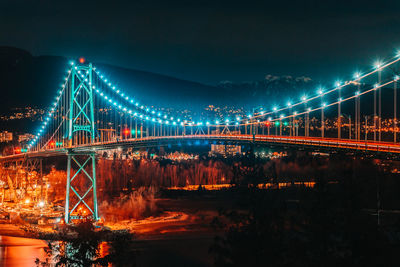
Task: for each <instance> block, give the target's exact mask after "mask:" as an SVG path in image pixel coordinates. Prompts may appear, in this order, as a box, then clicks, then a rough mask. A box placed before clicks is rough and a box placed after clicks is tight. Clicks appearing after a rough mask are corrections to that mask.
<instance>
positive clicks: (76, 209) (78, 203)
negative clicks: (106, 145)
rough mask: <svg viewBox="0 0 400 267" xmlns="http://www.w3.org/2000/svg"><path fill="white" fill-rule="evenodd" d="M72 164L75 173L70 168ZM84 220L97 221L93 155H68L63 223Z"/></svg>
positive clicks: (94, 158)
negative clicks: (74, 166) (75, 169)
mask: <svg viewBox="0 0 400 267" xmlns="http://www.w3.org/2000/svg"><path fill="white" fill-rule="evenodd" d="M73 163H75V164H74V165H76V166H77V168H78V169H77V171H76V172H74V170H73V168H72V164H73ZM90 163H91V165H92V166H91V168H90V167H89V166H90ZM90 169H91V170H90ZM73 172H74V173H73ZM79 174H81V175H79ZM90 196H92V197H91V199H90ZM90 200H92V201H90ZM86 218H91V219H93V220H95V221H97V220H98V219H99V216H98V209H97V189H96V157H95V153H94V152H93V153H68V162H67V185H66V197H65V223H71V220H77V219H86Z"/></svg>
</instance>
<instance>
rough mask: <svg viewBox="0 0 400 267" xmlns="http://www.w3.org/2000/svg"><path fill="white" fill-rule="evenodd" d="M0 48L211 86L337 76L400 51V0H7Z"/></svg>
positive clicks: (1, 10) (0, 10)
mask: <svg viewBox="0 0 400 267" xmlns="http://www.w3.org/2000/svg"><path fill="white" fill-rule="evenodd" d="M0 33H1V34H0V45H7V46H15V47H19V48H23V49H26V50H28V51H30V52H31V53H32V54H33V55H60V56H65V57H71V58H76V57H78V56H85V57H86V58H88V59H89V60H91V61H96V62H103V63H107V64H114V65H118V66H122V67H128V68H134V69H139V70H146V71H151V72H156V73H161V74H166V75H170V76H174V77H178V78H182V79H187V80H192V81H198V82H202V83H207V84H215V83H217V82H218V81H221V80H233V81H246V80H262V79H263V77H264V76H265V75H267V74H274V75H284V74H287V75H294V76H300V75H305V76H310V77H312V78H313V79H314V80H321V81H325V80H327V79H331V80H333V79H335V78H336V77H338V76H339V77H340V76H343V75H345V74H347V73H349V72H353V71H354V70H355V68H358V67H362V68H364V67H366V66H369V65H370V64H371V63H372V62H373V61H374V60H375V59H377V58H378V57H390V56H392V55H393V53H394V52H395V51H396V49H398V48H399V47H400V1H395V0H393V1H377V0H375V1H370V0H366V1H331V0H327V1H259V2H257V1H240V2H238V1H237V2H235V1H215V0H214V1H175V0H172V1H171V0H169V1H166V0H165V1H149V0H144V1H126V2H122V1H109V0H108V1H102V0H98V1H50V0H42V1H20V0H18V1H16V0H14V1H2V2H1V4H0Z"/></svg>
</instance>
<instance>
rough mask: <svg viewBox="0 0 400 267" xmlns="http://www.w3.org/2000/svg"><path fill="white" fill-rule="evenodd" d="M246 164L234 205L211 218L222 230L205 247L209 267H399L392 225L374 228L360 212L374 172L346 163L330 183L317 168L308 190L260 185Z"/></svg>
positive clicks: (399, 231) (399, 246) (399, 227)
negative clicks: (212, 263) (212, 261)
mask: <svg viewBox="0 0 400 267" xmlns="http://www.w3.org/2000/svg"><path fill="white" fill-rule="evenodd" d="M246 169H247V172H246V173H243V176H242V177H241V178H242V179H244V180H245V181H246V180H247V181H248V183H247V185H246V187H245V188H244V187H243V186H238V190H241V192H240V193H241V195H242V198H241V201H240V203H239V204H240V206H239V207H240V208H238V209H235V210H234V211H221V214H220V216H219V217H217V218H216V219H215V222H214V223H215V225H216V226H217V227H219V228H220V229H223V230H224V232H225V234H224V235H223V236H218V237H216V238H215V242H214V244H213V246H212V247H211V248H210V252H211V253H212V254H213V255H214V259H215V265H216V266H232V267H233V266H315V267H317V266H326V267H336V266H341V267H343V266H400V259H399V257H398V255H399V252H400V224H399V222H397V223H392V224H391V225H388V224H387V225H382V224H381V225H380V226H378V225H377V218H376V216H375V215H376V214H374V212H371V211H368V210H366V209H364V208H365V205H364V204H365V203H367V202H368V201H365V199H364V198H365V197H366V194H365V192H366V191H367V192H368V191H371V188H364V187H366V186H368V185H371V184H374V183H373V179H374V178H375V175H376V173H373V172H372V173H371V172H369V173H367V172H364V173H363V172H362V171H357V169H356V168H353V169H352V170H347V171H343V172H342V173H340V176H338V177H339V178H338V177H336V178H337V179H335V180H336V181H335V183H332V181H331V179H329V178H327V177H329V176H328V175H327V173H329V174H332V172H324V171H322V172H320V173H319V175H317V176H316V177H317V178H316V185H315V187H314V188H289V189H286V190H282V189H281V190H260V189H258V187H257V182H254V181H257V169H256V168H254V169H253V170H252V168H251V167H248V168H246ZM361 182H363V183H364V185H363V184H362V183H361ZM372 197H373V196H372Z"/></svg>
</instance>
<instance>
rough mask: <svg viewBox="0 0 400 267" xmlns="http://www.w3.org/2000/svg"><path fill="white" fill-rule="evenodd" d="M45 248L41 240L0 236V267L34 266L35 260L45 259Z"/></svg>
mask: <svg viewBox="0 0 400 267" xmlns="http://www.w3.org/2000/svg"><path fill="white" fill-rule="evenodd" d="M45 247H47V243H46V242H45V241H43V240H37V239H30V238H22V237H10V236H0V266H7V267H8V266H10V267H14V266H18V267H25V266H27V267H28V266H29V267H31V266H35V259H36V258H39V259H41V260H43V259H44V258H45V256H46V255H45V252H44V250H43V248H45Z"/></svg>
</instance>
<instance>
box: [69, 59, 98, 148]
mask: <svg viewBox="0 0 400 267" xmlns="http://www.w3.org/2000/svg"><path fill="white" fill-rule="evenodd" d="M70 79H71V81H70V88H69V97H68V98H69V130H68V139H69V143H70V145H72V143H73V137H74V136H79V137H81V136H88V137H89V138H90V142H92V143H93V142H94V140H95V137H96V134H95V120H94V99H93V66H92V63H88V64H85V62H84V61H81V60H80V63H77V64H74V66H73V68H72V70H71V77H70Z"/></svg>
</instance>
